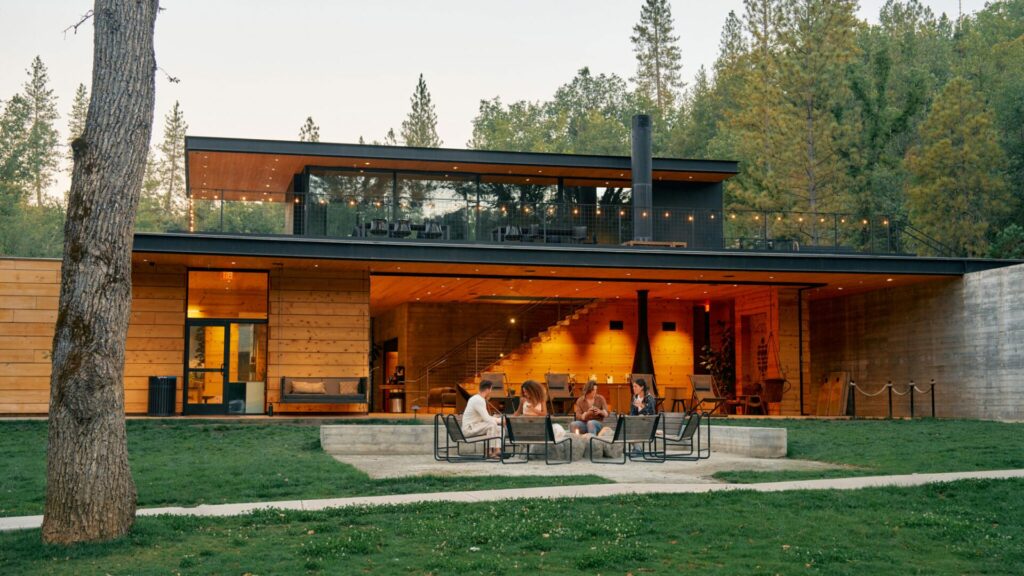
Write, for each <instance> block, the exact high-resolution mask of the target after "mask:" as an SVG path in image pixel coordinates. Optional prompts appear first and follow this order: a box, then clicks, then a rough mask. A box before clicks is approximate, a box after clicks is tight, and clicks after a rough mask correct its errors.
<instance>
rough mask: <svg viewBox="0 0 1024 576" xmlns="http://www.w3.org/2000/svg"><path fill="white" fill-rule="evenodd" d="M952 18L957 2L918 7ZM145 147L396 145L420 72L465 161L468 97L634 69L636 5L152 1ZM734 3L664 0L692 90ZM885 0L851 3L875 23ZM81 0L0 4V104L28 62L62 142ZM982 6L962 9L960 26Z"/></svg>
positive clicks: (77, 57) (84, 74)
mask: <svg viewBox="0 0 1024 576" xmlns="http://www.w3.org/2000/svg"><path fill="white" fill-rule="evenodd" d="M924 3H925V4H928V5H929V6H931V7H932V9H933V10H934V11H935V12H936V13H941V12H946V13H948V14H950V15H951V16H953V17H955V15H956V13H957V4H958V3H957V0H925V2H924ZM162 4H163V6H164V8H165V10H164V11H163V12H162V13H161V14H160V16H159V18H158V20H157V27H156V57H157V62H158V64H159V66H160V67H161V68H163V69H164V70H166V72H167V73H168V74H170V75H172V76H175V77H178V78H180V79H181V82H180V83H178V84H171V83H169V82H167V81H166V79H164V78H163V77H161V78H159V79H158V82H157V102H156V121H157V122H156V125H155V126H154V131H153V136H154V141H156V139H158V138H159V137H160V135H161V134H162V128H161V122H162V118H163V115H164V114H166V112H167V110H168V109H169V108H170V107H171V106H172V104H173V103H174V101H175V100H179V101H180V102H181V106H182V109H183V110H184V113H185V118H186V120H187V121H188V123H189V133H190V134H193V135H205V136H223V137H244V138H266V139H292V140H293V139H297V135H298V130H299V126H300V125H301V124H302V122H303V121H304V120H305V118H306V116H307V115H312V116H313V118H314V119H315V121H316V122H317V123H318V124H319V125H320V134H321V140H322V141H325V142H355V141H357V140H358V138H359V136H360V135H362V136H365V137H366V139H367V140H372V139H375V138H376V139H380V138H382V137H383V136H384V133H385V132H386V131H387V129H388V128H394V129H395V131H396V132H398V130H399V128H400V126H401V122H402V119H403V118H404V116H405V114H406V113H407V111H408V109H409V97H410V95H411V94H412V91H413V88H414V86H415V84H416V79H417V76H418V75H419V74H420V73H421V72H422V73H423V74H424V76H425V79H426V81H427V86H428V87H429V89H430V92H431V94H432V96H433V100H434V103H435V105H436V107H437V115H438V132H439V133H440V136H441V138H442V139H443V141H444V146H446V147H452V148H463V147H465V145H466V142H467V140H469V138H470V136H471V134H472V124H471V121H472V119H473V117H474V115H475V114H476V111H477V109H478V106H479V101H480V100H481V99H487V98H492V97H494V96H498V95H500V96H501V97H502V100H503V101H505V102H512V101H514V100H519V99H528V100H538V99H547V98H550V97H551V95H552V94H553V93H554V91H555V89H556V88H557V87H558V86H559V85H561V84H563V83H565V82H568V81H569V80H570V79H571V78H572V77H573V75H574V74H575V72H576V70H578V69H579V68H581V67H583V66H589V67H590V69H591V71H592V72H594V73H615V74H618V75H620V76H622V77H623V78H626V79H628V78H629V77H630V76H632V74H633V72H634V70H635V59H634V56H633V52H632V47H631V45H630V41H629V36H630V33H631V29H632V26H633V24H634V23H635V22H636V21H637V20H638V18H639V14H640V5H641V4H642V0H488V1H481V0H435V1H430V2H427V1H423V0H420V1H413V0H405V1H398V0H374V1H369V0H361V1H355V0H333V1H327V0H319V1H317V0H289V1H287V2H285V1H281V0H164V1H163V2H162ZM742 4H743V3H742V0H715V1H713V2H711V1H696V0H673V1H672V8H673V15H674V17H675V21H676V31H677V33H678V35H679V37H680V40H679V44H680V48H681V50H682V55H683V74H684V77H685V78H686V79H687V80H689V79H690V78H691V77H692V75H693V74H694V73H695V72H696V70H697V68H698V67H699V66H700V65H705V66H708V67H710V65H711V64H712V62H713V61H714V59H715V56H716V54H717V51H718V39H719V33H720V30H721V27H722V23H723V22H724V21H725V17H726V15H727V14H728V12H729V10H736V11H737V13H742ZM882 4H883V0H864V1H862V2H861V9H860V16H861V17H862V18H864V19H867V20H869V21H876V20H877V15H878V10H879V7H880V6H881V5H882ZM91 6H92V3H91V2H89V1H88V0H0V99H6V98H8V97H10V95H11V94H14V93H15V92H18V91H20V90H21V86H22V84H23V83H24V81H25V79H26V75H25V70H26V69H27V68H28V66H29V64H30V62H31V60H32V58H33V57H34V56H35V55H37V54H38V55H40V56H41V57H42V58H43V61H44V62H45V64H46V65H47V67H48V68H49V73H50V80H51V86H52V87H53V88H54V89H55V92H56V94H57V96H58V98H59V102H58V107H59V111H60V114H61V119H60V120H59V121H58V124H59V128H60V130H61V131H62V132H64V131H65V130H66V127H67V119H66V116H67V114H68V111H69V109H70V106H71V98H72V96H73V93H74V88H75V86H76V85H77V84H78V83H80V82H84V83H86V84H88V82H89V78H90V74H91V67H92V24H91V23H87V24H86V25H84V26H83V27H82V28H80V30H79V32H78V34H77V35H75V34H73V33H71V32H68V33H66V34H65V33H64V32H63V30H64V28H66V27H67V26H69V25H70V24H72V23H74V22H76V21H77V20H78V19H79V17H80V16H81V15H82V14H83V13H85V12H86V11H87V10H88V9H89V8H91ZM983 6H984V0H963V9H964V11H965V13H968V12H972V11H975V10H978V9H980V8H982V7H983Z"/></svg>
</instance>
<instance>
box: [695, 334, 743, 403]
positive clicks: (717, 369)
mask: <svg viewBox="0 0 1024 576" xmlns="http://www.w3.org/2000/svg"><path fill="white" fill-rule="evenodd" d="M718 328H719V330H720V332H721V337H720V338H719V345H718V349H717V350H716V349H715V348H714V347H713V346H711V344H705V345H704V346H703V347H702V348H701V356H700V365H701V367H703V368H704V369H705V370H707V371H708V373H709V374H711V375H712V376H714V377H715V381H716V382H717V383H718V392H719V393H720V394H722V395H723V396H725V397H726V398H730V399H731V398H735V397H736V345H735V340H734V338H733V333H732V327H731V326H729V325H727V324H726V323H725V322H723V321H721V320H719V321H718Z"/></svg>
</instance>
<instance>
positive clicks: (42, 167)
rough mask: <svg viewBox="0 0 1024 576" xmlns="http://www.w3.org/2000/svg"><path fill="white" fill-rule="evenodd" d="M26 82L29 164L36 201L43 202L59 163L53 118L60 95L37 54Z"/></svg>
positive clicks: (55, 117) (54, 117) (27, 164)
mask: <svg viewBox="0 0 1024 576" xmlns="http://www.w3.org/2000/svg"><path fill="white" fill-rule="evenodd" d="M27 72H28V77H29V79H28V81H27V82H25V88H24V89H25V94H24V97H25V101H26V102H27V103H28V106H29V113H30V124H29V131H28V149H27V153H26V168H27V170H28V172H29V178H30V182H31V190H32V194H33V195H34V196H35V200H36V204H37V205H39V206H42V204H43V195H44V194H45V192H46V190H47V189H48V188H49V187H50V185H51V184H53V180H54V173H55V172H56V171H57V168H58V166H59V163H60V155H59V154H60V153H59V151H58V148H57V147H58V143H59V139H58V134H57V129H56V128H55V127H54V125H53V124H54V122H55V121H56V120H57V118H59V115H58V114H57V97H56V96H54V95H53V90H52V89H51V88H50V87H49V86H48V83H49V75H48V74H47V72H46V65H45V64H43V60H42V59H41V58H40V57H39V56H36V57H35V58H34V59H33V60H32V66H31V67H30V68H29V70H28V71H27Z"/></svg>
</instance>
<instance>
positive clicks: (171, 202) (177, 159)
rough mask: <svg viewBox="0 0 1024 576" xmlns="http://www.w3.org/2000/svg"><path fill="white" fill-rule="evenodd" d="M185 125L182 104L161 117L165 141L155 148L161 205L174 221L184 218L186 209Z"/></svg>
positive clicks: (177, 104)
mask: <svg viewBox="0 0 1024 576" xmlns="http://www.w3.org/2000/svg"><path fill="white" fill-rule="evenodd" d="M186 132H188V124H187V123H186V122H185V115H184V113H183V112H182V110H181V104H180V103H179V102H178V101H175V102H174V107H172V108H171V110H170V111H169V112H168V113H167V115H166V116H164V137H163V140H162V141H161V142H160V145H159V146H157V151H159V153H160V158H159V160H157V165H156V171H157V175H158V177H159V179H160V188H161V192H162V205H163V209H164V211H165V213H166V214H167V215H168V216H172V217H174V218H179V217H180V218H183V217H184V209H185V203H186V199H185V134H186Z"/></svg>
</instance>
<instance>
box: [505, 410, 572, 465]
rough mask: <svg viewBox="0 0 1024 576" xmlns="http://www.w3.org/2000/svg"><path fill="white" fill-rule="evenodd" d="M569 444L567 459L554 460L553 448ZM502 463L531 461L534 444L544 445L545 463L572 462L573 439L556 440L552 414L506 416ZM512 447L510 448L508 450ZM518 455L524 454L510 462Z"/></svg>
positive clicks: (567, 437) (567, 436)
mask: <svg viewBox="0 0 1024 576" xmlns="http://www.w3.org/2000/svg"><path fill="white" fill-rule="evenodd" d="M565 444H568V447H567V448H566V451H567V454H566V458H565V459H559V460H552V459H551V449H552V448H557V447H558V446H562V445H565ZM502 446H503V449H502V458H501V462H502V464H525V463H526V462H529V461H530V449H531V448H532V447H533V446H543V447H544V463H545V464H549V465H550V464H568V463H570V462H572V439H571V438H570V437H569V435H568V434H566V436H565V438H562V439H561V440H558V441H556V440H555V431H554V428H553V427H552V426H551V416H512V417H506V418H505V443H504V444H503V445H502ZM508 449H510V450H508ZM516 456H523V457H524V459H523V460H520V461H513V462H510V460H511V459H512V458H515V457H516Z"/></svg>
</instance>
